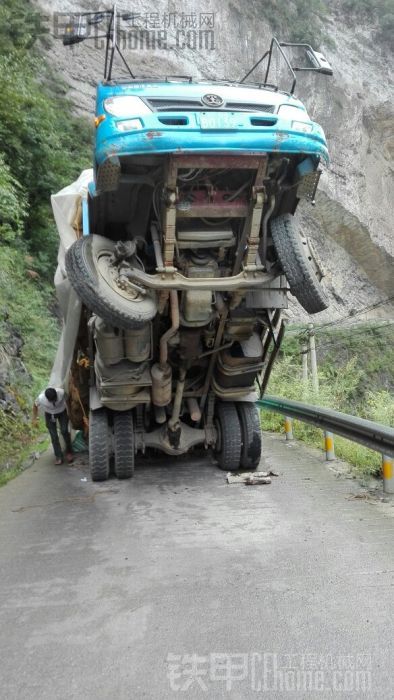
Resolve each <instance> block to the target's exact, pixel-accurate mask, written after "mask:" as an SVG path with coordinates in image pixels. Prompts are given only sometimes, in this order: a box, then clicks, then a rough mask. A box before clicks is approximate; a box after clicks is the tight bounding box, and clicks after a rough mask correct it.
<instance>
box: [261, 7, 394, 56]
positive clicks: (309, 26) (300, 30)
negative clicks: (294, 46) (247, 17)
mask: <svg viewBox="0 0 394 700" xmlns="http://www.w3.org/2000/svg"><path fill="white" fill-rule="evenodd" d="M262 11H263V12H264V17H265V18H266V19H267V21H268V22H269V23H270V25H271V26H272V29H273V31H274V32H275V33H277V34H278V36H279V37H280V38H281V39H282V40H288V41H300V42H303V41H305V42H307V43H309V44H311V45H312V46H313V47H314V48H319V46H320V44H322V43H325V44H326V46H327V45H328V46H329V47H330V48H332V47H333V42H332V40H330V39H329V38H328V37H327V34H326V31H325V24H324V22H325V19H326V17H327V15H328V14H329V13H332V12H335V13H336V18H337V19H338V18H339V17H341V16H342V17H345V18H347V19H348V20H350V21H351V22H353V23H361V22H363V23H365V22H369V23H370V24H371V29H375V28H376V30H377V38H378V39H381V40H382V41H384V42H387V45H390V42H391V44H392V37H393V31H394V0H338V2H336V3H335V4H334V3H330V2H328V0H292V1H290V2H283V0H264V3H263V7H262Z"/></svg>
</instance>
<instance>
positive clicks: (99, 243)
mask: <svg viewBox="0 0 394 700" xmlns="http://www.w3.org/2000/svg"><path fill="white" fill-rule="evenodd" d="M115 244H116V243H115V241H111V240H110V239H109V238H104V237H103V236H97V235H96V234H93V235H90V236H84V237H83V238H80V239H78V240H77V241H75V243H73V244H72V246H70V248H69V249H68V251H67V253H66V271H67V275H68V278H69V280H70V283H71V285H72V287H73V288H74V290H75V292H76V293H77V295H78V297H79V298H80V299H81V301H82V302H83V303H84V304H85V306H86V307H87V308H88V309H90V311H93V312H94V313H95V314H97V315H98V316H101V318H103V319H105V321H107V323H108V325H110V326H114V327H115V328H123V329H125V330H132V329H134V328H139V327H141V326H142V325H143V324H144V323H146V322H147V321H151V320H152V318H153V317H154V316H155V315H156V312H157V304H156V297H155V294H154V292H153V293H152V292H150V291H147V293H146V295H145V296H142V295H137V296H135V293H133V292H130V291H127V290H124V289H120V287H118V286H117V285H116V283H115V279H114V277H113V276H111V275H112V272H113V270H114V268H112V267H111V265H110V257H111V255H112V253H113V251H114V248H115Z"/></svg>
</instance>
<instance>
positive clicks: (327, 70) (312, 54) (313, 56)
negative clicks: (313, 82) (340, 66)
mask: <svg viewBox="0 0 394 700" xmlns="http://www.w3.org/2000/svg"><path fill="white" fill-rule="evenodd" d="M306 54H307V56H308V58H309V60H310V62H311V63H312V65H313V67H314V68H315V70H317V71H318V72H319V73H324V75H332V74H333V70H332V68H331V65H330V64H329V62H328V61H327V59H326V58H325V56H323V54H322V53H319V51H314V50H313V49H308V50H307V52H306Z"/></svg>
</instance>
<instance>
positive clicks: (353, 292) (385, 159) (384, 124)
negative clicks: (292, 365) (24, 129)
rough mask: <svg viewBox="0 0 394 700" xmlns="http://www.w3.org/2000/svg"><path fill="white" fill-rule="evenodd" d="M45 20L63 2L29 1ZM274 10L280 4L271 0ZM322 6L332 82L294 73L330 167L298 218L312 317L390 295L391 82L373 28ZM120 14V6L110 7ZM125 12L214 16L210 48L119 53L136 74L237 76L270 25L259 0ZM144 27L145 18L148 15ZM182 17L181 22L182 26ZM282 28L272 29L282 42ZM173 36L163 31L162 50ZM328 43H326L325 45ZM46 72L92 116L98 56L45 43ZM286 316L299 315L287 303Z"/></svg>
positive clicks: (160, 1) (382, 311)
mask: <svg viewBox="0 0 394 700" xmlns="http://www.w3.org/2000/svg"><path fill="white" fill-rule="evenodd" d="M35 4H36V5H38V7H39V8H40V9H41V10H42V11H43V12H45V13H47V14H48V15H52V13H53V12H56V11H58V12H64V13H65V12H68V11H71V10H75V3H74V2H73V1H72V0H53V1H51V2H49V1H48V0H35ZM279 4H280V3H279ZM339 5H340V3H338V2H333V3H331V7H332V10H331V14H330V15H329V17H328V18H327V20H326V21H325V27H324V34H325V36H326V37H327V39H328V41H327V42H326V43H327V46H324V44H323V45H322V46H321V49H322V50H323V51H324V52H325V53H326V55H327V57H328V59H329V60H330V62H331V63H332V65H333V68H334V77H333V78H326V77H324V76H313V75H307V76H304V77H303V79H302V81H301V80H300V81H299V84H298V89H297V92H298V95H299V96H300V97H301V98H302V99H304V101H305V103H306V106H307V108H308V110H309V112H310V114H311V115H312V116H313V118H314V119H315V120H316V121H318V122H320V123H321V124H322V126H323V127H324V129H325V131H326V135H327V139H328V142H329V147H330V152H331V165H330V167H329V168H328V169H327V170H326V171H325V172H324V174H323V177H322V178H321V185H320V194H319V196H318V199H317V204H316V207H315V208H314V209H312V208H311V207H310V206H308V207H307V208H304V210H303V214H302V215H303V219H304V222H305V225H306V226H307V229H308V232H309V234H310V235H311V236H312V237H313V238H314V239H315V241H316V243H317V247H318V249H319V250H320V253H321V257H322V259H323V260H324V265H325V268H326V271H327V277H326V284H327V286H328V289H329V291H330V293H331V301H332V305H331V307H330V309H329V310H328V311H326V312H323V313H322V314H319V315H318V317H317V318H318V321H319V322H320V321H325V320H326V319H328V318H332V316H342V315H344V313H345V312H346V313H349V312H352V310H358V309H360V308H363V307H364V306H370V305H372V304H374V303H378V302H379V301H383V300H384V299H386V298H387V297H394V274H393V255H394V246H393V237H392V221H393V213H394V212H393V202H394V193H393V153H394V126H393V125H394V118H393V117H394V114H393V99H392V98H393V92H394V90H393V79H392V75H391V71H390V60H389V59H390V55H391V54H388V52H389V49H388V47H387V46H386V47H383V48H382V47H381V46H380V45H379V44H378V43H377V41H376V38H375V32H374V27H373V25H371V24H370V23H369V24H368V26H362V25H360V26H356V27H355V26H353V24H352V25H351V24H350V23H348V24H347V23H346V22H347V21H348V20H346V18H344V17H342V16H341V15H340V13H339V9H338V8H339ZM118 6H119V7H120V9H122V10H123V9H124V10H127V11H130V9H131V8H130V3H129V2H126V0H123V1H122V2H119V3H118ZM78 7H79V8H80V9H85V10H96V9H98V8H102V7H103V5H100V4H98V3H96V2H95V1H93V0H85V1H81V2H80V3H79V4H78ZM132 11H133V12H135V13H136V15H140V18H139V19H138V20H136V23H137V24H139V25H140V26H141V27H142V28H143V26H144V21H145V18H146V15H147V13H149V12H151V11H152V12H153V11H154V12H155V13H158V16H159V21H160V22H163V21H164V18H165V16H167V17H169V16H170V14H171V13H177V19H178V20H179V19H180V18H181V14H182V13H184V17H185V16H186V17H189V18H190V17H192V16H193V13H194V15H195V16H196V18H197V22H198V21H199V18H200V14H201V13H215V15H214V22H215V27H214V32H215V48H214V49H213V50H206V49H202V50H193V49H190V48H184V49H177V48H168V49H167V50H164V49H151V50H141V49H139V48H138V47H137V48H135V49H133V50H127V49H126V50H125V54H126V56H127V59H128V60H129V61H130V63H131V65H132V66H133V71H134V72H135V73H136V74H140V75H163V74H180V73H182V74H187V75H192V76H195V77H198V76H202V77H205V78H210V77H215V76H216V77H228V78H238V77H241V76H242V75H243V74H244V73H245V72H246V71H247V70H248V68H249V67H250V66H251V65H253V63H254V62H255V60H256V59H257V58H258V57H259V56H260V55H261V54H262V53H263V51H264V50H265V49H266V47H267V45H268V43H269V40H270V37H271V33H272V32H271V29H270V27H269V25H268V24H267V23H266V22H265V21H264V3H263V2H262V0H259V1H257V0H252V1H251V2H250V3H248V4H246V3H243V2H241V0H222V1H221V2H218V0H207V1H206V2H205V3H204V6H201V5H200V3H197V2H196V1H195V0H186V1H183V2H182V3H181V2H177V1H170V2H166V1H164V0H157V1H156V3H155V5H154V7H153V6H148V5H147V4H146V3H144V2H141V1H140V0H136V1H135V2H134V3H133V6H132ZM149 21H153V18H152V17H150V20H149ZM189 21H190V20H189ZM286 34H287V28H286V27H285V26H283V28H282V31H281V32H278V36H280V38H285V37H286ZM172 40H173V30H171V29H169V30H168V43H169V44H172ZM333 42H335V47H333ZM48 53H49V58H50V60H51V62H52V63H53V65H54V67H55V68H57V69H58V70H59V72H60V73H61V74H62V76H63V77H64V80H65V81H66V82H67V84H68V85H69V88H70V92H69V94H70V97H71V99H72V100H73V103H74V105H75V109H76V111H79V112H83V113H87V112H89V113H93V110H94V86H95V83H96V81H97V79H98V78H100V76H101V72H102V65H103V57H104V56H103V51H102V50H101V51H100V50H98V49H95V48H94V47H93V46H92V45H89V44H88V43H87V44H82V45H79V46H76V47H74V48H72V49H65V48H64V47H63V46H62V44H61V41H60V40H55V39H54V38H53V39H52V42H51V46H50V48H49V49H48ZM393 312H394V306H393V305H391V304H382V305H381V306H379V307H378V308H377V309H376V310H374V311H373V312H371V313H370V314H369V317H371V315H372V316H384V317H390V316H391V317H392V316H393ZM290 316H292V317H294V316H296V317H298V318H305V316H304V315H303V313H302V310H300V308H299V307H298V305H297V304H296V303H295V302H294V303H292V304H291V308H290Z"/></svg>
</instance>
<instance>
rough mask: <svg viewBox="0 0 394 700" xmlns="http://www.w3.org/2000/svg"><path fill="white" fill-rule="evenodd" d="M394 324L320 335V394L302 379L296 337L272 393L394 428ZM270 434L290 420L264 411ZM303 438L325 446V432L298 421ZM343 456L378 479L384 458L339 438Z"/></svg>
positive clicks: (285, 348)
mask: <svg viewBox="0 0 394 700" xmlns="http://www.w3.org/2000/svg"><path fill="white" fill-rule="evenodd" d="M393 336H394V326H393V325H392V324H387V325H382V324H381V323H376V324H362V325H360V326H357V327H356V328H353V329H346V330H343V329H342V330H331V331H329V330H325V331H324V330H322V331H321V332H320V333H319V332H317V337H316V346H317V357H318V366H319V393H318V394H316V393H315V392H314V390H313V387H312V383H311V381H310V379H309V380H308V383H306V384H304V383H303V382H302V379H301V355H300V339H299V337H298V336H297V335H296V334H292V333H291V332H290V333H289V334H288V336H287V338H286V339H285V342H284V346H283V350H282V353H281V358H280V360H279V361H278V362H277V363H276V365H275V367H274V369H273V372H272V376H271V379H270V383H269V387H268V392H267V393H269V394H274V395H278V396H283V397H286V398H288V399H294V400H298V401H304V402H305V403H310V404H315V405H320V406H326V407H328V408H333V409H336V410H338V411H342V412H344V413H351V414H353V415H358V416H360V417H361V418H367V419H368V420H372V421H377V422H379V423H383V424H384V425H389V426H393V425H394V396H393V389H394V374H393V366H394V365H393V361H394V349H393V342H392V341H393ZM262 423H263V426H264V429H265V430H275V431H283V430H284V428H283V425H284V418H283V416H281V415H279V414H274V413H271V412H269V411H263V419H262ZM294 434H295V437H296V438H297V439H300V440H303V441H305V442H306V443H308V444H310V445H313V446H315V447H322V445H323V438H322V431H321V430H319V429H318V428H315V427H313V426H311V425H308V424H306V423H301V422H300V421H294ZM335 451H336V455H337V457H339V458H341V459H345V460H346V461H348V462H350V464H352V465H354V468H355V471H356V472H358V473H359V474H363V475H368V474H378V473H379V471H380V467H381V457H380V455H379V454H377V453H376V452H372V451H371V450H368V449H366V448H364V447H362V446H360V445H356V444H355V443H352V442H349V441H348V440H344V439H342V438H339V437H336V438H335Z"/></svg>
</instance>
